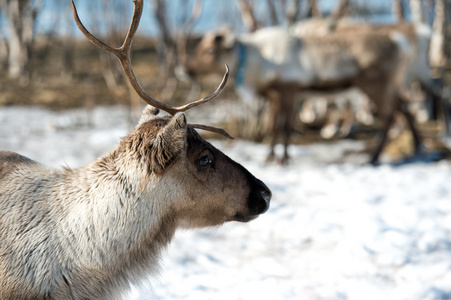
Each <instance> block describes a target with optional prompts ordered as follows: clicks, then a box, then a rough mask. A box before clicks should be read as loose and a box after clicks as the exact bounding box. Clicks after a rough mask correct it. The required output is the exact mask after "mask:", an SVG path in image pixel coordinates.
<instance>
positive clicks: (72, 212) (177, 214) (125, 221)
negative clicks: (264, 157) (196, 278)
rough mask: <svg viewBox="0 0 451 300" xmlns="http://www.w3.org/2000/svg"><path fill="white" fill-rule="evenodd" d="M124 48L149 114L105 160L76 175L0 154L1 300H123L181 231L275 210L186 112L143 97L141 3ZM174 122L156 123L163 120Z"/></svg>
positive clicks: (121, 53) (120, 52) (125, 63)
mask: <svg viewBox="0 0 451 300" xmlns="http://www.w3.org/2000/svg"><path fill="white" fill-rule="evenodd" d="M134 3H135V10H134V15H133V20H132V22H131V25H130V29H129V32H128V34H127V37H126V39H125V42H124V44H123V46H122V47H120V48H111V47H109V46H107V45H105V44H103V43H102V42H101V41H99V40H97V39H96V38H95V37H93V36H92V35H91V34H90V33H89V32H88V31H87V30H86V29H85V28H84V27H83V25H82V24H81V22H80V20H79V19H78V16H77V13H76V10H75V6H74V4H73V3H72V5H73V10H74V16H75V19H76V22H77V25H78V26H79V27H80V28H81V30H82V32H83V33H84V34H85V35H86V36H87V37H88V39H89V40H91V41H92V42H93V43H94V44H96V45H98V46H100V47H101V48H102V49H105V50H108V51H110V52H112V53H114V54H116V55H117V57H118V58H119V59H120V62H121V64H122V67H123V68H124V71H125V73H126V74H127V77H128V79H129V80H130V82H131V84H132V85H133V87H134V88H135V89H136V90H137V92H138V94H139V95H140V96H141V97H142V98H143V99H144V100H145V101H147V102H149V103H150V104H151V105H152V106H154V107H156V108H153V107H150V106H149V107H148V108H146V109H145V111H144V113H143V115H142V117H141V120H140V121H139V124H138V125H137V127H136V128H135V129H134V130H133V131H132V132H131V133H130V134H128V135H127V136H125V137H124V138H122V140H121V141H120V143H119V145H118V146H117V147H116V148H115V149H114V150H112V151H111V152H110V153H108V154H107V155H105V156H104V157H101V158H99V159H98V160H97V161H95V162H93V163H91V164H90V165H88V166H86V167H82V168H79V169H69V168H64V169H62V170H58V169H53V168H49V167H46V166H44V165H41V164H40V163H38V162H35V161H33V160H31V159H29V158H26V157H24V156H21V155H19V154H17V153H13V152H6V151H1V152H0V241H1V242H0V299H2V300H25V299H34V300H36V299H62V300H67V299H117V298H119V297H120V295H121V293H123V292H124V291H126V290H127V288H128V287H129V286H130V284H131V283H139V281H140V280H142V279H143V278H144V277H145V276H146V275H147V274H149V273H151V272H154V271H155V270H156V269H157V268H158V258H159V254H160V252H161V250H162V249H163V248H165V247H166V246H167V245H168V243H169V242H170V241H171V239H172V237H173V235H174V232H175V230H176V229H177V228H180V227H181V228H195V227H203V226H217V225H220V224H223V223H224V222H228V221H240V222H247V221H250V220H253V219H255V218H256V217H257V216H258V215H259V214H262V213H264V212H265V211H266V210H267V209H268V207H269V201H270V198H271V192H270V190H269V189H268V188H267V187H266V186H265V184H264V183H263V182H261V181H260V180H258V179H257V178H255V177H254V176H253V175H252V174H250V173H249V172H248V171H247V170H246V169H245V168H244V167H242V166H241V165H239V164H238V163H236V162H234V161H233V160H231V159H230V158H228V157H227V156H226V155H225V154H223V153H222V152H221V151H219V150H218V149H216V148H215V147H213V146H212V145H211V144H209V143H208V142H206V141H205V140H204V139H202V138H201V137H200V135H199V134H198V133H197V132H196V131H195V129H194V128H202V129H207V130H212V131H215V132H220V133H224V132H223V131H222V130H217V129H216V128H212V127H209V126H201V125H193V124H188V123H187V122H186V117H185V114H184V113H183V111H185V110H187V109H189V108H191V107H195V106H197V105H200V104H202V103H205V102H207V101H210V100H212V99H214V98H215V97H216V96H217V95H218V94H219V93H220V92H221V90H222V89H223V88H224V85H225V82H226V80H227V75H228V73H226V75H225V77H224V80H223V82H222V83H221V85H220V86H219V88H218V89H217V90H216V91H215V92H214V93H212V94H211V95H210V96H209V97H206V98H203V99H200V100H199V101H195V102H192V103H189V104H188V105H185V106H182V107H173V106H169V105H167V104H164V103H161V102H159V101H156V100H154V99H152V98H151V97H150V96H148V95H147V94H146V92H145V91H144V90H143V89H142V88H141V86H140V85H139V83H138V81H137V80H136V78H135V77H134V75H133V70H132V67H131V64H130V47H131V43H132V39H133V36H134V34H135V32H136V29H137V27H138V23H139V19H140V17H141V13H142V9H143V1H142V0H135V1H134ZM159 109H162V110H164V111H166V112H168V113H169V115H168V116H163V117H159V116H157V114H158V110H159Z"/></svg>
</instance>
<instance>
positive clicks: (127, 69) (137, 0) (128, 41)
mask: <svg viewBox="0 0 451 300" xmlns="http://www.w3.org/2000/svg"><path fill="white" fill-rule="evenodd" d="M70 1H71V4H72V12H73V14H74V19H75V23H76V24H77V26H78V28H79V29H80V31H81V32H82V33H83V34H84V35H85V37H86V38H87V39H88V40H89V41H90V42H91V43H93V44H94V45H96V46H97V47H99V48H100V49H102V50H105V51H107V52H110V53H112V54H114V56H116V57H117V58H118V59H119V62H120V63H121V66H122V69H123V71H124V73H125V76H126V77H127V79H128V81H129V82H130V84H131V86H132V87H133V89H134V90H135V91H136V93H137V94H138V95H139V96H140V97H141V99H143V100H144V101H145V102H147V103H148V104H150V105H152V106H153V107H156V108H159V109H161V110H164V111H165V112H167V113H169V114H170V115H171V116H173V115H175V114H176V113H177V112H184V111H187V110H188V109H190V108H193V107H195V106H198V105H201V104H203V103H207V102H209V101H211V100H213V99H215V98H216V97H217V96H218V95H219V94H220V93H221V92H222V91H223V89H224V87H225V85H226V84H227V81H228V79H229V67H228V66H227V65H226V72H225V74H224V77H223V78H222V81H221V83H220V84H219V86H218V87H217V88H216V90H215V91H214V92H213V93H211V94H210V95H208V96H207V97H204V98H202V99H199V100H196V101H193V102H190V103H188V104H186V105H183V106H172V105H169V104H166V103H163V102H160V101H158V100H155V99H154V98H152V97H151V96H150V95H149V94H147V93H146V91H145V90H144V89H143V87H142V86H141V84H140V83H139V81H138V79H137V78H136V76H135V73H134V72H133V68H132V64H131V59H130V48H131V45H132V42H133V38H134V36H135V33H136V31H137V30H138V26H139V21H140V20H141V15H142V12H143V6H144V4H143V0H133V3H134V6H135V8H134V11H133V17H132V21H131V23H130V27H129V29H128V32H127V36H126V37H125V40H124V42H123V44H122V46H120V47H119V48H115V47H111V46H109V45H107V44H105V43H104V42H102V41H101V40H99V39H98V38H96V37H95V36H93V35H92V34H91V33H90V32H89V31H88V30H87V29H86V27H85V26H84V25H83V23H82V22H81V21H80V18H79V17H78V12H77V8H76V7H75V3H74V1H73V0H70ZM187 126H188V127H190V128H198V129H203V130H208V131H212V132H215V133H219V134H221V135H223V136H225V137H227V138H230V139H233V137H231V136H230V135H229V134H228V133H227V132H226V131H225V130H224V129H220V128H216V127H211V126H206V125H199V124H188V125H187Z"/></svg>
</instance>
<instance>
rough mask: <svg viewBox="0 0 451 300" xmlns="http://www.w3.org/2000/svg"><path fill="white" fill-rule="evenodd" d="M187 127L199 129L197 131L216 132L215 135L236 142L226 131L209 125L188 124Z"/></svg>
mask: <svg viewBox="0 0 451 300" xmlns="http://www.w3.org/2000/svg"><path fill="white" fill-rule="evenodd" d="M187 126H188V127H189V128H197V129H202V130H207V131H210V132H214V133H217V134H220V135H222V136H224V137H226V138H228V139H230V140H234V138H233V136H231V135H230V134H229V133H228V132H227V131H226V130H225V129H222V128H217V127H213V126H207V125H202V124H188V125H187Z"/></svg>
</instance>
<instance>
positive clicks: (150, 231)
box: [62, 149, 176, 284]
mask: <svg viewBox="0 0 451 300" xmlns="http://www.w3.org/2000/svg"><path fill="white" fill-rule="evenodd" d="M70 180H71V181H72V189H73V190H74V191H77V192H76V193H77V194H78V195H79V196H78V197H77V200H76V201H74V202H72V203H70V204H69V205H68V208H67V214H66V218H65V222H64V223H65V224H64V225H65V226H63V228H64V229H63V230H64V232H63V233H62V236H64V237H65V240H64V242H66V243H68V245H67V247H66V248H68V249H72V250H73V253H68V256H70V257H71V260H72V261H73V262H72V263H73V264H74V265H76V266H79V267H77V269H73V270H69V271H67V272H66V273H69V275H67V276H68V277H70V276H71V275H70V272H73V274H72V275H73V276H76V277H90V276H91V275H92V274H91V272H94V270H95V272H101V273H102V276H97V277H96V278H103V280H104V282H103V283H102V282H99V284H106V283H107V282H114V281H117V282H127V281H130V280H131V281H136V279H138V278H136V274H138V276H137V277H139V276H140V275H144V273H148V272H149V270H152V268H153V269H155V266H156V265H158V256H159V253H160V251H161V249H163V248H164V247H165V246H166V245H167V244H168V243H169V242H170V240H171V238H172V236H173V234H174V232H175V228H176V222H175V219H174V218H173V217H172V216H171V212H170V211H169V210H168V209H166V208H165V206H164V204H163V203H160V201H159V199H157V198H155V197H153V196H152V195H151V193H150V192H149V191H148V190H147V189H146V188H143V184H144V183H145V182H144V180H147V182H146V183H149V181H150V182H151V181H152V180H154V179H153V177H152V176H149V177H147V178H146V177H144V178H143V176H142V170H140V169H139V167H137V166H136V163H135V161H134V160H131V159H130V158H129V157H127V156H126V155H123V153H121V152H120V151H118V150H117V149H116V150H114V151H112V152H111V153H109V154H108V155H106V156H104V157H102V158H100V159H99V160H97V161H96V162H94V163H92V164H91V165H89V166H87V167H85V168H82V169H79V170H75V171H74V172H73V174H72V175H71V178H70ZM72 243H78V245H77V246H74V245H71V244H72ZM63 246H64V245H63ZM80 251H81V253H80ZM128 274H135V275H134V276H135V278H128V276H129V275H128ZM91 277H92V276H91ZM89 280H91V279H89Z"/></svg>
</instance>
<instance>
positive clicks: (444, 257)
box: [0, 107, 451, 300]
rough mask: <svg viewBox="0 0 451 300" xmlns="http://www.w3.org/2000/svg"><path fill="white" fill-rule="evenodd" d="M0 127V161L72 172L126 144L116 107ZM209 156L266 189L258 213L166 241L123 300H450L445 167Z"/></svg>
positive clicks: (246, 153)
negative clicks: (154, 265) (156, 270)
mask: <svg viewBox="0 0 451 300" xmlns="http://www.w3.org/2000/svg"><path fill="white" fill-rule="evenodd" d="M197 121H198V120H196V122H197ZM89 123H91V124H90V125H89V126H88V124H89ZM0 125H1V128H2V129H1V130H0V149H3V150H5V149H6V150H12V151H17V152H20V153H21V154H24V155H26V156H29V157H30V158H32V159H35V160H38V161H40V162H43V163H45V164H49V165H52V166H55V167H58V166H64V165H68V166H70V167H72V168H76V167H78V166H81V165H82V164H86V163H88V162H90V161H92V160H94V159H95V158H96V157H98V156H100V155H102V154H104V153H106V152H107V151H108V150H110V149H111V148H112V147H113V146H114V145H115V144H116V143H117V142H118V141H119V138H120V137H121V136H124V135H125V134H126V133H127V132H128V125H127V122H126V109H123V108H119V107H116V108H108V109H107V108H96V109H94V110H93V111H92V112H89V113H88V112H86V111H83V110H72V111H66V112H64V113H55V112H50V111H46V110H42V109H37V108H15V107H12V108H1V109H0ZM213 144H215V145H216V146H217V147H218V148H220V149H221V150H222V151H224V152H225V153H227V154H228V155H229V156H231V157H232V158H233V159H235V160H237V161H239V162H240V163H242V164H243V165H244V166H245V167H246V168H247V169H249V170H250V171H251V172H252V173H253V174H254V175H256V176H257V177H259V178H260V179H262V180H263V181H264V182H265V183H266V184H267V185H268V186H269V187H270V189H271V190H272V192H273V199H272V203H271V207H270V209H269V211H268V212H267V213H266V214H264V215H262V216H261V217H259V218H258V219H257V220H255V221H253V222H250V223H247V224H243V223H229V224H225V225H224V226H222V227H220V228H216V229H213V230H212V229H204V230H196V231H181V232H178V233H177V234H176V236H175V239H174V240H173V242H172V244H171V245H170V247H169V248H168V251H167V252H165V253H164V255H163V258H162V265H163V268H162V270H161V273H160V274H159V275H158V276H157V277H154V278H151V280H150V281H149V282H151V283H148V284H145V285H144V286H143V287H141V288H136V289H133V290H132V291H131V292H130V293H129V294H127V296H126V297H125V299H129V300H135V299H140V300H144V299H196V300H197V299H215V300H216V299H227V300H234V299H301V300H302V299H306V300H326V299H327V300H344V299H352V300H363V299H364V300H371V299H375V300H382V299H383V300H387V299H394V300H402V299H406V300H407V299H409V300H411V299H413V300H416V299H418V300H429V299H437V300H442V299H451V232H450V231H451V182H450V179H451V163H450V161H441V162H438V163H429V164H422V163H416V164H408V165H403V166H399V167H394V166H390V165H382V166H379V167H372V166H369V165H366V164H364V163H363V162H365V161H366V159H367V157H366V155H356V154H349V151H348V150H355V149H357V150H358V149H362V148H363V145H362V144H361V143H360V142H356V141H342V142H339V143H335V144H326V143H324V144H316V145H310V146H293V147H291V149H290V153H291V155H292V157H293V162H292V164H291V165H290V166H289V167H285V168H283V167H279V166H277V165H265V164H263V161H264V158H265V155H266V153H267V147H266V146H264V145H256V144H253V143H249V142H244V141H237V142H235V143H234V144H231V145H229V144H226V143H225V142H223V141H218V142H215V141H213ZM344 155H347V157H346V159H342V157H343V156H344Z"/></svg>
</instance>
